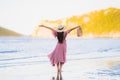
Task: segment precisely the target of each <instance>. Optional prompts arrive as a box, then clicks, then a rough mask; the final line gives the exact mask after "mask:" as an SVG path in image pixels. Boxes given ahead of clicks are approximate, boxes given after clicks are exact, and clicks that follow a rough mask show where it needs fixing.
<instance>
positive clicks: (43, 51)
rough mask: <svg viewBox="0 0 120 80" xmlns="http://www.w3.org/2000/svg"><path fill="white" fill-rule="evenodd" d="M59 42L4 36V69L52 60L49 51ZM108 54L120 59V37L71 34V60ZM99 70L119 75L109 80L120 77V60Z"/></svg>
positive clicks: (0, 47) (0, 42)
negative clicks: (77, 35) (109, 67)
mask: <svg viewBox="0 0 120 80" xmlns="http://www.w3.org/2000/svg"><path fill="white" fill-rule="evenodd" d="M56 43H57V40H56V39H54V38H45V39H44V38H31V37H1V38H0V69H2V70H4V69H6V68H12V67H20V66H28V65H36V64H40V63H49V59H48V57H47V55H48V54H50V53H51V52H52V51H53V50H54V48H55V46H56ZM107 58H113V59H116V58H117V59H118V60H119V61H120V39H119V38H67V61H68V62H69V61H79V60H88V61H89V60H92V59H94V60H95V59H107ZM0 73H2V72H0ZM88 73H89V74H91V73H90V72H88ZM95 73H97V74H99V75H105V74H106V75H109V76H115V77H116V76H117V79H115V78H114V79H109V80H118V78H120V63H119V64H117V65H116V66H114V67H112V68H111V69H109V70H108V69H98V70H97V72H95ZM92 74H94V72H93V73H92ZM0 77H2V76H0ZM89 80H94V79H92V78H89Z"/></svg>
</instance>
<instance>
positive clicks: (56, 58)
mask: <svg viewBox="0 0 120 80" xmlns="http://www.w3.org/2000/svg"><path fill="white" fill-rule="evenodd" d="M52 32H53V35H54V36H55V37H56V36H57V32H56V31H55V30H52ZM68 33H69V30H68V31H65V32H64V41H63V43H59V42H57V45H56V47H55V49H54V50H53V52H52V53H51V54H49V55H48V57H49V59H50V62H51V64H52V65H53V66H55V64H57V63H59V62H62V63H63V64H64V63H65V62H66V47H67V45H66V37H67V34H68Z"/></svg>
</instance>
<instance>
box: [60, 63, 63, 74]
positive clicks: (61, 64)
mask: <svg viewBox="0 0 120 80" xmlns="http://www.w3.org/2000/svg"><path fill="white" fill-rule="evenodd" d="M62 66H63V63H62V62H60V68H59V69H60V72H62Z"/></svg>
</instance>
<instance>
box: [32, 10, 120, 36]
mask: <svg viewBox="0 0 120 80" xmlns="http://www.w3.org/2000/svg"><path fill="white" fill-rule="evenodd" d="M40 24H43V25H46V26H50V27H53V28H54V29H56V26H57V25H58V24H64V25H66V29H70V28H72V27H74V26H76V25H81V28H82V30H83V36H82V37H107V38H120V9H117V8H108V9H103V10H99V11H92V12H90V13H86V14H83V15H77V16H72V17H69V18H64V19H59V20H43V21H41V22H40ZM50 32H51V31H49V30H47V29H44V28H40V29H38V27H36V29H35V30H34V34H33V35H34V36H35V37H51V36H52V35H51V34H50ZM69 37H76V30H74V31H73V32H72V33H70V35H69Z"/></svg>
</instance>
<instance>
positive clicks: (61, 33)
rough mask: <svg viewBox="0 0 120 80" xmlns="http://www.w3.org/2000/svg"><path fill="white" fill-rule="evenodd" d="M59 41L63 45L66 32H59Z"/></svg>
mask: <svg viewBox="0 0 120 80" xmlns="http://www.w3.org/2000/svg"><path fill="white" fill-rule="evenodd" d="M57 39H58V42H59V43H63V40H64V32H57Z"/></svg>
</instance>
